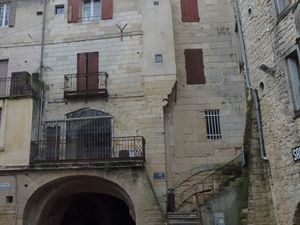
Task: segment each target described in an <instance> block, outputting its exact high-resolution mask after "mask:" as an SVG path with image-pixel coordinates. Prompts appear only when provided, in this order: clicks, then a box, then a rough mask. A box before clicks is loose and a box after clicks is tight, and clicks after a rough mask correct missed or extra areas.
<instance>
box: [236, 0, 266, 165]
mask: <svg viewBox="0 0 300 225" xmlns="http://www.w3.org/2000/svg"><path fill="white" fill-rule="evenodd" d="M234 10H235V15H236V19H237V26H238V32H239V39H240V47H241V54H242V59H243V64H244V80H245V84H246V88H247V89H248V90H250V92H251V96H252V98H253V100H254V104H255V118H256V123H257V128H258V138H259V149H260V156H261V158H262V159H263V160H268V158H267V156H266V151H265V144H264V136H263V129H262V123H261V110H260V104H259V98H258V93H257V89H255V88H253V87H252V86H251V82H250V73H249V65H248V58H247V53H246V46H245V39H244V34H243V31H242V22H241V15H240V6H239V0H235V5H234Z"/></svg>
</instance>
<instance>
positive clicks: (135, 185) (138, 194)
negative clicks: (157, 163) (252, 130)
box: [0, 167, 164, 225]
mask: <svg viewBox="0 0 300 225" xmlns="http://www.w3.org/2000/svg"><path fill="white" fill-rule="evenodd" d="M10 174H11V173H10V172H8V173H6V174H5V173H2V175H1V176H0V182H1V183H2V184H3V183H9V184H10V187H8V188H6V189H4V188H1V189H0V193H1V195H0V196H1V198H0V209H1V215H0V224H1V225H2V224H3V225H4V224H5V225H12V224H17V225H24V224H30V225H37V221H38V220H39V219H40V216H41V215H43V213H44V210H46V211H47V210H50V209H51V207H53V206H54V205H55V204H56V203H57V202H59V201H61V200H63V199H64V198H66V197H68V196H70V195H74V194H76V193H81V192H84V191H90V192H94V193H97V192H99V193H106V194H112V195H114V196H118V197H119V198H120V199H122V200H124V201H125V202H126V203H127V205H128V207H129V209H130V211H131V213H132V215H133V216H134V218H135V220H136V224H137V225H142V224H149V225H150V224H156V225H163V224H164V219H163V217H162V214H161V211H160V208H159V207H158V205H157V202H156V201H155V194H154V193H153V191H152V188H151V185H150V183H149V182H147V174H146V173H145V171H144V169H138V168H135V169H130V168H123V169H122V168H119V169H113V168H110V169H109V168H108V167H107V169H84V168H80V169H75V170H74V168H73V169H71V170H70V169H65V170H53V171H49V170H27V171H25V170H24V171H22V172H19V173H17V172H15V175H10ZM80 180H82V181H84V182H80ZM101 182H102V183H103V185H102V186H101ZM107 182H108V183H109V185H110V186H109V187H110V188H111V189H110V190H106V189H103V188H104V186H105V185H106V183H107ZM72 183H73V184H72ZM53 184H54V185H53ZM6 196H13V203H11V204H8V203H7V202H6ZM126 198H129V199H126ZM32 203H33V204H32ZM53 204H54V205H53ZM49 207H50V208H49ZM57 207H60V206H59V205H57ZM61 210H62V211H65V210H66V208H61ZM55 220H56V218H55V216H54V217H53V218H50V217H48V219H47V223H48V222H49V224H52V222H51V221H55Z"/></svg>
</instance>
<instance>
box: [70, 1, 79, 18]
mask: <svg viewBox="0 0 300 225" xmlns="http://www.w3.org/2000/svg"><path fill="white" fill-rule="evenodd" d="M80 5H81V4H80V0H68V23H77V22H78V21H79V12H80Z"/></svg>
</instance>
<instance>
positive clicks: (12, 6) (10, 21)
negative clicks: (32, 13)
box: [9, 0, 17, 27]
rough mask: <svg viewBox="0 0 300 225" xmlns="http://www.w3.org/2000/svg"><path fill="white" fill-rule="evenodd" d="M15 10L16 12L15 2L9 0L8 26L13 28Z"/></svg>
mask: <svg viewBox="0 0 300 225" xmlns="http://www.w3.org/2000/svg"><path fill="white" fill-rule="evenodd" d="M16 10H17V0H11V2H10V16H9V26H10V27H13V26H15V20H16Z"/></svg>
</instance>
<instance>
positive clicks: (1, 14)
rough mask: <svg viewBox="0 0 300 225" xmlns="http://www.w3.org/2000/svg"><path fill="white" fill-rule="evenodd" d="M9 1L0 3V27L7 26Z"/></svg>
mask: <svg viewBox="0 0 300 225" xmlns="http://www.w3.org/2000/svg"><path fill="white" fill-rule="evenodd" d="M10 8H11V5H10V3H0V27H8V25H9V19H10V12H11V10H10Z"/></svg>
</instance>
